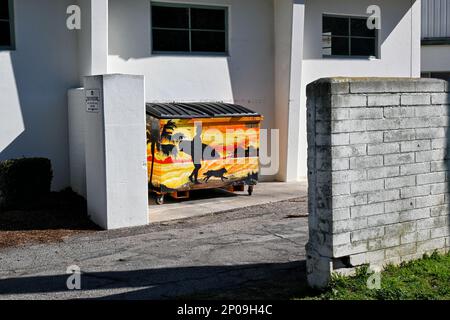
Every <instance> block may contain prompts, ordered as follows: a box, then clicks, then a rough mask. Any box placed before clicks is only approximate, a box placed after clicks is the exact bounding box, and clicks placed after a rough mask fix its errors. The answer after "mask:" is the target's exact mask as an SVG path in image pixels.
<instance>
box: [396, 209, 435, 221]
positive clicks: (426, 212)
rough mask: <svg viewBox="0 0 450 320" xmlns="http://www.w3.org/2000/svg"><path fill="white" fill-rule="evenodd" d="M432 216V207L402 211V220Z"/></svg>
mask: <svg viewBox="0 0 450 320" xmlns="http://www.w3.org/2000/svg"><path fill="white" fill-rule="evenodd" d="M429 216H430V208H422V209H415V210H408V211H405V212H400V222H407V221H415V220H418V219H426V218H428V217H429Z"/></svg>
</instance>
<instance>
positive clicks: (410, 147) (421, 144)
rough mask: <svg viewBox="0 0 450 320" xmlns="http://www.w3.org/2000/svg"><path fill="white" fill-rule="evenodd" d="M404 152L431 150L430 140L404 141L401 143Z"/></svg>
mask: <svg viewBox="0 0 450 320" xmlns="http://www.w3.org/2000/svg"><path fill="white" fill-rule="evenodd" d="M400 148H401V151H402V152H411V151H426V150H431V141H430V140H415V141H404V142H401V143H400Z"/></svg>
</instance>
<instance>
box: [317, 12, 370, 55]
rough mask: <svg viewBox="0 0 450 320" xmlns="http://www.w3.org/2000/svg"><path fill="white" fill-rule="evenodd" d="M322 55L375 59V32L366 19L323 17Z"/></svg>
mask: <svg viewBox="0 0 450 320" xmlns="http://www.w3.org/2000/svg"><path fill="white" fill-rule="evenodd" d="M322 24H323V30H322V54H323V56H324V57H326V56H357V57H376V56H377V51H378V41H377V31H376V30H375V29H374V30H371V29H369V28H368V27H367V18H355V17H337V16H327V15H324V16H323V21H322Z"/></svg>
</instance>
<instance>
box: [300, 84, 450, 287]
mask: <svg viewBox="0 0 450 320" xmlns="http://www.w3.org/2000/svg"><path fill="white" fill-rule="evenodd" d="M448 91H449V84H448V83H447V82H445V81H442V80H431V79H422V80H417V79H416V80H413V79H411V80H408V79H365V80H363V79H345V78H336V79H323V80H321V81H317V82H315V83H313V84H311V85H309V86H308V169H309V212H310V217H309V228H310V239H309V243H308V245H307V255H308V262H307V265H308V281H309V283H310V284H311V285H313V286H319V287H323V286H325V285H326V284H327V282H328V280H329V278H330V274H331V273H332V272H334V271H336V272H345V271H347V269H351V268H353V267H356V266H360V265H362V264H371V265H376V266H384V265H385V264H387V263H394V264H397V263H400V262H402V261H407V260H410V259H416V258H420V257H421V256H422V255H423V254H424V253H430V252H432V251H433V250H436V249H437V250H442V251H448V250H449V248H450V214H449V212H450V196H449V190H450V189H449V184H450V180H449V178H448V177H449V170H450V162H449V160H448V150H449V145H450V138H449V136H448V132H449V131H448V129H449V126H450V121H449V120H450V117H449V115H450V93H449V92H448Z"/></svg>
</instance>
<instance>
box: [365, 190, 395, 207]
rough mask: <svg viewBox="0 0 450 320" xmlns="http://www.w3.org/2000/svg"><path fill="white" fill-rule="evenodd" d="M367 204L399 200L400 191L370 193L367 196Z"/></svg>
mask: <svg viewBox="0 0 450 320" xmlns="http://www.w3.org/2000/svg"><path fill="white" fill-rule="evenodd" d="M367 196H368V201H367V202H368V203H369V204H372V203H376V202H386V201H393V200H398V199H400V190H387V191H386V190H383V191H378V192H371V193H369V194H368V195H367Z"/></svg>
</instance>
